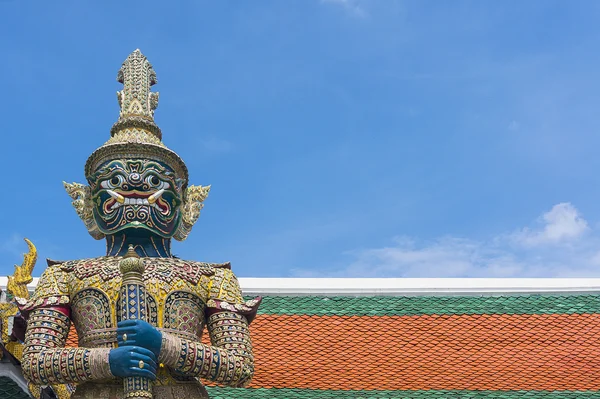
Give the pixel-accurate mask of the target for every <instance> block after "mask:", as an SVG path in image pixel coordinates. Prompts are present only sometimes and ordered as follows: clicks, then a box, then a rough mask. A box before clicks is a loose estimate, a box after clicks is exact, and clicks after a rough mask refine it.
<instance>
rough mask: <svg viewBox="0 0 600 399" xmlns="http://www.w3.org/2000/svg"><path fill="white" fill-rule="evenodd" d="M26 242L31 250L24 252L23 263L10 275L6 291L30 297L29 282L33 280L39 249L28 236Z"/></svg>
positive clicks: (21, 296) (17, 295) (20, 296)
mask: <svg viewBox="0 0 600 399" xmlns="http://www.w3.org/2000/svg"><path fill="white" fill-rule="evenodd" d="M25 242H26V243H27V247H28V248H29V251H28V252H27V253H26V254H23V263H21V266H17V265H15V273H14V274H13V275H12V276H10V277H8V283H7V284H6V291H7V292H8V293H9V294H11V295H13V296H15V297H18V298H25V299H28V298H29V290H28V289H27V284H29V283H31V282H32V281H33V278H32V277H31V273H32V272H33V268H34V267H35V262H36V261H37V249H36V248H35V245H33V243H32V242H31V241H29V240H28V239H27V238H25Z"/></svg>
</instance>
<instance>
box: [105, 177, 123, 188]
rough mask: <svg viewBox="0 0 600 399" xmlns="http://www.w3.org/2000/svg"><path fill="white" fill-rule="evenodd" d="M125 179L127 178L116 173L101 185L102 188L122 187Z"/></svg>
mask: <svg viewBox="0 0 600 399" xmlns="http://www.w3.org/2000/svg"><path fill="white" fill-rule="evenodd" d="M124 181H125V178H124V177H123V176H121V175H114V176H113V177H111V178H110V179H108V180H103V181H102V182H101V183H100V187H102V188H117V187H120V186H121V184H123V182H124Z"/></svg>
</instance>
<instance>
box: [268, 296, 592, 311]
mask: <svg viewBox="0 0 600 399" xmlns="http://www.w3.org/2000/svg"><path fill="white" fill-rule="evenodd" d="M258 313H259V314H286V315H294V314H301V315H315V316H328V315H337V316H415V315H473V314H584V313H600V296H599V295H510V296H508V295H507V296H403V297H399V296H370V297H347V296H345V297H342V296H331V297H325V296H266V297H264V298H263V302H262V304H261V305H260V308H259V310H258Z"/></svg>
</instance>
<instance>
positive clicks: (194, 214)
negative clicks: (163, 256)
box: [173, 186, 210, 241]
mask: <svg viewBox="0 0 600 399" xmlns="http://www.w3.org/2000/svg"><path fill="white" fill-rule="evenodd" d="M209 191H210V186H189V187H188V188H187V189H186V190H185V193H184V194H183V204H181V222H180V223H179V227H177V231H176V232H175V235H174V236H173V238H174V239H176V240H177V241H184V240H185V239H186V238H187V237H188V235H189V234H190V232H191V231H192V227H193V226H194V223H196V222H197V221H198V218H199V217H200V210H201V209H202V207H204V204H203V203H202V202H203V201H204V200H205V199H206V197H208V192H209Z"/></svg>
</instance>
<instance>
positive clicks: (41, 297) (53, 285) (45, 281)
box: [15, 265, 69, 315]
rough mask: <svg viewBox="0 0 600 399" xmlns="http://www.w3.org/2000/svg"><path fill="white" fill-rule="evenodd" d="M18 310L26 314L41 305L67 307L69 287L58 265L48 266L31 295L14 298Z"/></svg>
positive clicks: (41, 306)
mask: <svg viewBox="0 0 600 399" xmlns="http://www.w3.org/2000/svg"><path fill="white" fill-rule="evenodd" d="M15 300H16V302H17V305H18V306H19V310H21V312H22V313H23V314H24V315H27V314H28V313H29V312H30V311H32V310H33V309H38V308H43V307H65V308H67V307H68V304H69V287H68V285H67V282H66V276H65V273H64V272H63V270H62V269H61V268H60V266H59V265H52V266H50V267H48V268H47V269H46V270H45V271H44V273H43V274H42V277H40V280H39V281H38V284H37V287H36V289H35V292H34V294H33V296H32V297H31V298H30V299H25V298H15Z"/></svg>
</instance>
